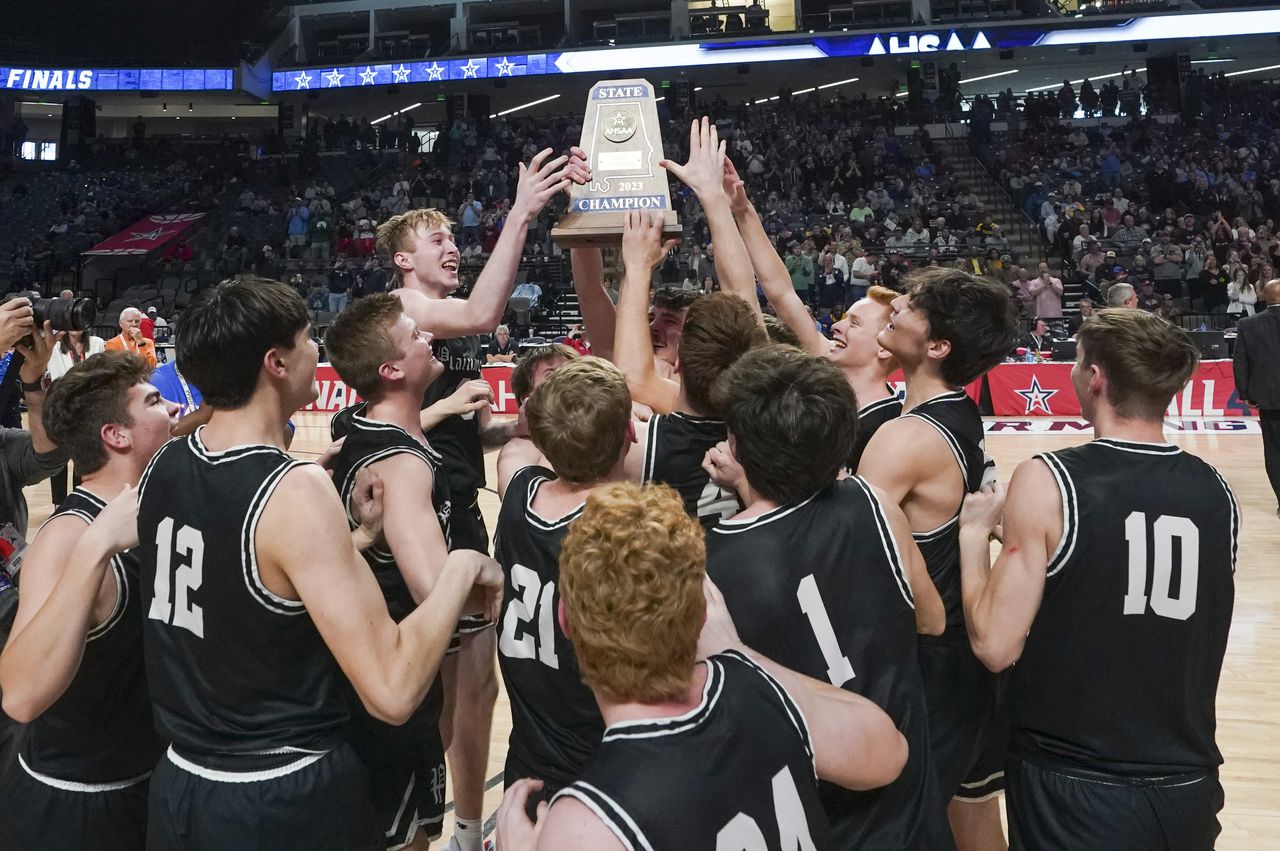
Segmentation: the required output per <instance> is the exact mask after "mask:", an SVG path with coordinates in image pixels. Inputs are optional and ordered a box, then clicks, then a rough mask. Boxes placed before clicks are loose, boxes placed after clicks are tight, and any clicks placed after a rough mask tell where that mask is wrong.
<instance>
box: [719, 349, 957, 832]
mask: <svg viewBox="0 0 1280 851" xmlns="http://www.w3.org/2000/svg"><path fill="white" fill-rule="evenodd" d="M723 393H724V396H725V398H726V402H725V419H726V421H727V422H728V425H729V435H730V437H729V445H730V446H732V448H733V454H734V457H735V458H736V459H737V461H738V462H739V463H740V464H741V465H742V471H743V473H745V481H744V482H739V483H738V488H739V498H740V499H741V500H742V501H743V503H744V504H745V505H746V506H747V508H746V509H745V510H744V511H742V512H741V513H740V514H738V515H736V516H735V517H733V518H731V519H729V520H725V521H723V522H722V523H721V524H720V525H718V526H716V527H714V528H713V529H711V530H710V531H709V532H708V533H707V574H708V575H709V576H710V577H711V580H712V581H713V582H715V583H716V585H717V586H718V587H719V588H720V590H721V591H722V592H723V593H724V597H725V602H726V603H727V604H728V606H729V613H730V614H731V615H733V619H734V622H735V623H736V624H737V627H738V631H739V634H740V635H742V638H743V641H744V642H746V644H747V645H748V646H749V647H752V648H754V649H756V650H758V651H759V652H761V653H763V654H765V655H766V656H768V657H769V658H770V659H773V660H775V661H776V662H778V664H780V665H786V666H787V667H788V668H791V669H792V670H794V671H798V672H800V673H802V674H805V675H806V676H812V677H816V678H821V679H825V680H828V681H829V682H831V684H832V685H834V686H837V687H841V688H844V689H847V690H849V691H851V692H855V693H857V694H860V695H862V696H863V697H865V698H867V699H869V700H872V701H874V702H875V704H876V705H877V706H879V707H880V708H881V709H883V710H885V711H886V712H887V713H888V714H889V717H890V718H892V719H893V721H894V724H895V725H896V726H897V728H898V729H899V730H900V731H901V732H902V734H903V735H904V736H905V737H906V739H907V745H908V748H909V752H908V758H907V764H906V766H905V768H904V769H903V772H902V774H901V776H900V777H899V778H898V779H897V780H896V781H894V782H893V783H891V784H889V785H888V786H886V787H885V788H883V789H877V790H875V791H872V792H861V793H855V792H850V791H848V790H845V789H840V788H838V787H835V786H832V785H830V784H823V786H822V801H823V807H824V809H825V810H826V813H827V817H828V818H829V819H830V821H831V826H832V833H833V837H834V840H835V841H834V843H833V847H836V848H850V849H851V848H901V849H930V851H932V849H938V848H947V847H950V842H951V840H950V831H949V829H948V827H947V820H946V805H945V803H944V800H943V799H942V797H941V796H940V794H939V792H938V789H937V786H936V783H935V779H934V775H933V772H932V763H931V759H930V754H929V741H928V739H929V733H928V727H927V726H926V725H927V712H926V709H925V700H924V684H923V682H922V680H921V676H920V660H919V658H918V655H917V652H916V631H917V630H920V631H921V632H927V633H931V634H934V635H936V634H938V633H941V632H942V628H943V626H944V624H945V620H946V613H945V611H944V610H943V606H942V600H941V599H940V598H939V597H938V592H937V591H936V590H935V589H934V587H933V584H932V583H931V582H930V581H929V574H928V572H927V571H926V569H925V565H924V559H923V558H922V557H921V555H920V551H919V550H918V549H917V547H916V545H915V544H914V543H913V542H912V540H911V529H910V527H909V526H908V524H907V519H906V517H905V516H903V513H902V510H901V509H900V508H898V506H897V505H894V504H893V503H892V502H890V501H889V500H887V499H884V498H882V496H881V495H880V494H879V493H877V492H876V491H875V490H874V489H873V488H871V487H870V486H869V485H867V484H866V483H865V482H864V481H863V480H862V479H859V478H857V477H851V478H846V479H843V480H841V481H839V482H837V481H836V477H837V475H838V474H839V473H840V471H841V470H842V469H843V468H844V465H845V463H846V462H847V460H848V458H849V452H850V448H851V447H852V446H853V444H854V442H855V440H856V433H857V428H858V425H857V412H856V405H855V402H854V396H853V392H852V390H851V389H850V387H849V384H848V382H847V380H846V379H845V378H844V376H843V375H841V373H840V371H839V370H838V369H836V368H835V366H834V365H833V364H830V363H828V362H826V361H825V359H822V358H818V357H815V356H813V355H809V354H806V353H804V352H798V351H796V350H795V349H793V348H790V347H787V346H769V347H766V348H763V349H757V350H755V351H752V352H749V353H747V354H746V355H743V356H742V358H741V359H739V360H738V362H737V363H736V364H734V365H733V367H732V368H731V369H730V370H729V372H728V374H727V375H726V376H725V379H724V382H723Z"/></svg>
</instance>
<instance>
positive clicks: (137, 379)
mask: <svg viewBox="0 0 1280 851" xmlns="http://www.w3.org/2000/svg"><path fill="white" fill-rule="evenodd" d="M150 373H151V366H150V364H148V363H147V362H146V361H145V360H143V359H142V358H141V357H139V356H138V355H136V354H130V353H127V352H106V353H104V354H100V355H97V356H95V357H92V358H89V359H88V360H85V361H82V362H81V363H79V364H76V365H75V366H74V367H72V368H71V369H70V370H69V371H68V372H67V374H66V375H65V376H64V377H63V378H61V379H60V380H59V381H58V382H57V383H55V384H54V385H53V388H52V390H51V391H50V393H49V399H48V400H47V402H46V404H45V407H44V411H43V419H44V428H45V429H46V430H47V432H48V434H49V437H50V438H52V439H53V440H54V441H55V442H56V443H57V445H58V446H61V447H62V448H64V449H65V450H67V451H68V452H69V453H70V454H71V458H72V460H73V461H74V462H75V465H76V472H77V473H78V474H79V475H80V477H81V478H82V479H83V481H82V482H81V484H80V485H79V486H77V487H76V488H75V490H73V491H72V492H71V493H70V494H68V495H67V498H66V499H65V500H63V502H62V504H61V505H59V506H58V507H57V509H56V510H55V511H54V513H53V515H52V516H51V517H50V518H49V520H48V521H47V522H46V523H45V524H44V525H43V526H41V527H40V531H39V532H38V533H37V534H36V536H35V539H34V540H33V541H32V543H31V547H30V549H29V550H28V551H27V554H26V557H25V558H24V560H23V570H22V593H21V595H20V596H19V598H18V614H17V618H16V619H15V621H14V626H13V631H12V634H11V635H10V637H9V642H8V644H7V645H6V646H5V648H4V653H3V655H0V686H2V687H3V690H4V709H5V712H6V713H7V714H8V715H10V716H11V717H12V718H14V719H15V720H17V721H20V722H22V723H25V724H27V727H26V728H25V730H24V732H23V735H22V737H21V740H20V747H19V749H18V757H17V761H18V764H17V766H16V767H15V766H9V765H5V766H3V767H0V774H4V775H6V782H5V784H4V785H3V787H0V847H4V848H13V849H26V848H31V849H35V848H50V849H52V848H95V849H108V850H109V849H119V851H133V849H138V848H142V847H143V846H144V845H145V844H146V835H147V779H148V778H149V777H150V775H151V771H152V769H153V768H155V764H156V760H158V759H159V758H160V754H161V752H162V750H163V746H162V744H161V742H160V738H159V737H158V736H157V735H156V730H155V725H154V724H153V722H152V718H151V700H150V697H149V695H148V693H147V679H146V673H145V671H144V670H143V662H142V606H141V604H140V601H141V599H142V596H143V593H142V592H143V588H142V587H141V584H140V579H139V575H138V561H137V559H136V557H135V556H134V555H133V554H132V553H129V552H123V553H119V551H120V550H121V549H123V548H124V547H123V546H118V545H116V544H115V543H113V542H114V541H116V540H117V537H116V536H118V535H120V534H124V535H125V536H126V537H127V536H130V535H133V534H135V532H134V527H136V510H135V506H136V504H137V501H136V498H135V495H134V493H133V491H132V490H128V491H126V492H125V493H124V494H123V495H121V491H122V489H125V488H132V487H133V486H134V485H136V484H137V482H138V478H139V477H140V476H141V475H142V470H143V468H144V467H146V465H147V463H148V462H149V461H150V460H151V458H152V456H154V455H155V453H156V451H157V450H158V449H159V448H160V447H161V446H162V445H164V443H165V442H166V441H167V440H168V439H169V430H170V428H171V426H172V425H173V423H174V422H175V421H176V415H177V406H176V405H173V404H171V403H168V402H165V401H164V399H162V398H161V397H160V392H159V391H158V390H157V389H156V388H155V387H153V386H152V385H151V384H149V383H148V382H147V376H148V375H150ZM117 496H119V497H120V498H119V504H113V505H112V507H111V509H110V510H109V512H108V516H106V517H104V518H103V519H104V522H103V523H102V524H98V523H94V519H95V518H96V517H98V516H99V515H100V514H101V513H102V512H103V511H104V509H106V507H107V503H108V501H109V500H112V499H113V498H115V497H117ZM117 553H119V554H118V555H117Z"/></svg>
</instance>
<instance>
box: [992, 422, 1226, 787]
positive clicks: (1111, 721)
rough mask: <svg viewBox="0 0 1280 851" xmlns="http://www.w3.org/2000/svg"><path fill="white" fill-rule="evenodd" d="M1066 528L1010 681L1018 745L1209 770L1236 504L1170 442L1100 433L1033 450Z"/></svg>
mask: <svg viewBox="0 0 1280 851" xmlns="http://www.w3.org/2000/svg"><path fill="white" fill-rule="evenodd" d="M1036 457H1037V458H1039V459H1040V460H1041V461H1043V462H1044V463H1045V464H1046V465H1048V467H1049V470H1050V472H1052V473H1053V477H1054V479H1055V480H1056V481H1057V484H1058V490H1059V493H1060V495H1061V498H1062V505H1063V521H1064V522H1063V526H1064V528H1063V534H1062V539H1061V541H1060V542H1059V543H1058V545H1057V548H1056V550H1055V551H1054V552H1052V553H1051V554H1050V560H1049V565H1048V569H1047V573H1046V578H1045V586H1044V597H1043V599H1042V600H1041V602H1040V610H1039V612H1037V613H1036V618H1035V620H1034V621H1033V622H1032V624H1031V630H1030V632H1029V633H1028V634H1027V640H1026V644H1025V646H1024V648H1023V651H1022V656H1021V658H1019V660H1018V663H1017V664H1016V665H1015V666H1014V667H1013V672H1012V678H1011V679H1010V681H1009V698H1008V700H1009V716H1010V721H1011V723H1012V725H1013V748H1014V750H1015V751H1016V752H1018V753H1019V754H1020V755H1024V756H1027V755H1029V756H1032V757H1034V756H1035V755H1036V754H1037V753H1041V754H1045V755H1048V756H1050V757H1053V758H1056V759H1061V760H1064V761H1066V762H1070V763H1074V764H1075V765H1078V766H1080V767H1082V768H1086V769H1091V770H1094V771H1104V772H1110V773H1113V774H1123V775H1129V776H1145V777H1154V776H1162V775H1168V774H1178V773H1183V772H1190V771H1195V770H1198V769H1208V768H1213V767H1215V766H1217V765H1219V764H1221V762H1222V755H1221V753H1220V752H1219V751H1218V746H1217V744H1216V743H1215V741H1214V730H1215V725H1216V716H1215V714H1214V700H1215V697H1216V694H1217V691H1218V676H1219V674H1220V673H1221V671H1222V657H1223V655H1224V653H1225V652H1226V646H1227V631H1228V629H1229V627H1230V626H1231V611H1232V607H1233V605H1234V600H1235V578H1234V573H1235V560H1236V537H1237V533H1238V530H1239V527H1240V519H1239V511H1238V509H1237V507H1236V502H1235V497H1234V495H1233V494H1232V493H1231V489H1230V488H1229V487H1228V486H1227V483H1226V482H1225V481H1224V480H1223V478H1222V476H1220V475H1219V474H1218V471H1217V470H1215V469H1214V468H1213V467H1212V466H1210V465H1209V464H1207V463H1206V462H1204V461H1202V460H1201V459H1199V458H1197V457H1196V456H1194V455H1190V454H1188V453H1186V452H1183V451H1182V450H1181V449H1179V448H1178V447H1177V446H1173V445H1170V444H1150V443H1131V442H1127V441H1119V440H1111V439H1098V440H1094V441H1093V442H1091V443H1087V444H1085V445H1083V446H1077V447H1073V448H1071V449H1064V450H1062V451H1059V452H1048V453H1044V454H1042V455H1038V456H1036Z"/></svg>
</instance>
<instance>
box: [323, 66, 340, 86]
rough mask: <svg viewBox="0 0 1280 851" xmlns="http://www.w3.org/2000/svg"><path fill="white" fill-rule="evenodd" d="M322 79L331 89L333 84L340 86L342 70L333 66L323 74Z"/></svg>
mask: <svg viewBox="0 0 1280 851" xmlns="http://www.w3.org/2000/svg"><path fill="white" fill-rule="evenodd" d="M324 81H325V85H327V86H328V87H329V88H331V89H332V88H333V87H334V86H341V85H342V72H341V71H339V70H338V69H337V68H334V69H333V70H332V71H330V72H329V73H327V74H325V75H324Z"/></svg>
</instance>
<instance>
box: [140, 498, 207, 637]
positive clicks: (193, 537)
mask: <svg viewBox="0 0 1280 851" xmlns="http://www.w3.org/2000/svg"><path fill="white" fill-rule="evenodd" d="M175 549H176V551H177V554H178V555H179V556H186V557H187V559H188V561H187V563H186V564H179V565H178V566H177V568H173V567H172V564H173V556H174V552H175ZM203 581H204V535H202V534H200V530H199V529H192V528H191V527H190V526H183V527H182V528H181V529H179V530H178V537H177V541H176V547H175V541H174V536H173V518H172V517H166V518H164V519H163V520H161V521H160V525H159V526H157V527H156V582H155V589H154V591H155V594H154V596H153V597H152V598H151V608H150V609H149V610H148V611H147V617H149V618H151V619H152V620H158V621H160V622H161V623H167V624H172V625H174V626H180V627H182V628H183V629H185V630H187V631H188V632H191V633H194V634H195V635H197V636H199V637H200V638H204V611H203V610H202V609H201V608H200V607H199V606H197V605H196V604H195V603H193V602H191V599H190V596H191V592H192V591H198V590H199V589H200V583H201V582H203ZM171 586H172V595H171V594H170V588H171Z"/></svg>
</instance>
